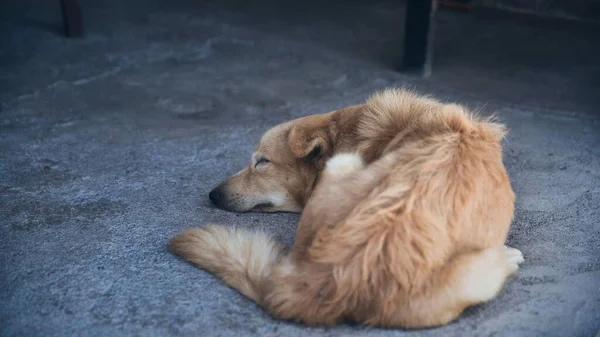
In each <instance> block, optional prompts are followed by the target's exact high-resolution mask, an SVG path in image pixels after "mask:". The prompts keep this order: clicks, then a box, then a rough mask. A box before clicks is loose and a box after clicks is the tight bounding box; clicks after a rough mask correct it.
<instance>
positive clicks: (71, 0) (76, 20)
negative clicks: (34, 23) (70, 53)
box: [60, 0, 83, 37]
mask: <svg viewBox="0 0 600 337" xmlns="http://www.w3.org/2000/svg"><path fill="white" fill-rule="evenodd" d="M60 7H61V10H62V17H63V25H64V28H65V34H66V35H67V36H69V37H82V36H83V22H82V18H81V8H79V4H78V3H77V0H60Z"/></svg>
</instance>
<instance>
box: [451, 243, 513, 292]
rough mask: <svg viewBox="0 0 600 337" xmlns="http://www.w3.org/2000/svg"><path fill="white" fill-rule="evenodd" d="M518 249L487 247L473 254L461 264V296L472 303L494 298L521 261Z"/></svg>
mask: <svg viewBox="0 0 600 337" xmlns="http://www.w3.org/2000/svg"><path fill="white" fill-rule="evenodd" d="M523 261H524V259H523V254H522V253H521V251H520V250H518V249H515V248H511V247H506V246H505V247H499V248H488V249H485V250H483V251H481V252H480V253H478V254H477V255H476V256H473V257H472V258H471V259H470V260H469V262H468V263H467V264H465V265H464V266H463V268H464V269H463V271H462V272H461V273H460V274H461V281H460V289H461V290H460V293H461V294H462V297H463V298H464V299H465V300H467V301H470V302H472V303H481V302H485V301H489V300H491V299H492V298H494V297H495V296H496V295H497V294H498V293H499V292H500V290H501V289H502V287H503V286H504V282H505V281H506V279H507V278H508V277H509V276H510V275H512V274H514V273H516V272H517V270H518V269H519V264H521V263H523Z"/></svg>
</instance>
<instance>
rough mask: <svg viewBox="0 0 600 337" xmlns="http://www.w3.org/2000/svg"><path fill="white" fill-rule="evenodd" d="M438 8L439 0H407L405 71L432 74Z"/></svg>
mask: <svg viewBox="0 0 600 337" xmlns="http://www.w3.org/2000/svg"><path fill="white" fill-rule="evenodd" d="M436 8H437V0H407V2H406V17H405V19H404V22H405V24H404V49H403V51H402V53H403V57H402V66H401V67H402V71H403V72H406V73H410V74H415V75H419V76H424V77H426V76H429V75H430V74H431V59H432V56H433V38H434V30H435V22H434V21H435V20H434V19H435V12H436Z"/></svg>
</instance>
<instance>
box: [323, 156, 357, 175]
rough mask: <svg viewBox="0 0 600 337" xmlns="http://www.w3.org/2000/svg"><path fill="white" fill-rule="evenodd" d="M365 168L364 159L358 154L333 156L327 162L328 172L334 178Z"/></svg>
mask: <svg viewBox="0 0 600 337" xmlns="http://www.w3.org/2000/svg"><path fill="white" fill-rule="evenodd" d="M364 167H365V164H364V162H363V160H362V157H361V156H360V154H358V153H342V154H338V155H335V156H333V157H332V158H331V159H329V160H328V161H327V164H326V168H325V170H326V172H327V173H328V174H331V175H334V176H343V175H346V174H348V173H351V172H354V171H357V170H360V169H362V168H364Z"/></svg>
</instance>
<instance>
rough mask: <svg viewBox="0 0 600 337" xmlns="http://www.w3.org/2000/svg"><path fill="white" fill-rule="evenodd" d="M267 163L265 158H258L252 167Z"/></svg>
mask: <svg viewBox="0 0 600 337" xmlns="http://www.w3.org/2000/svg"><path fill="white" fill-rule="evenodd" d="M268 163H270V161H269V160H268V159H267V158H260V159H259V160H257V161H256V164H254V168H258V167H261V166H265V165H267V164H268Z"/></svg>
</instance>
